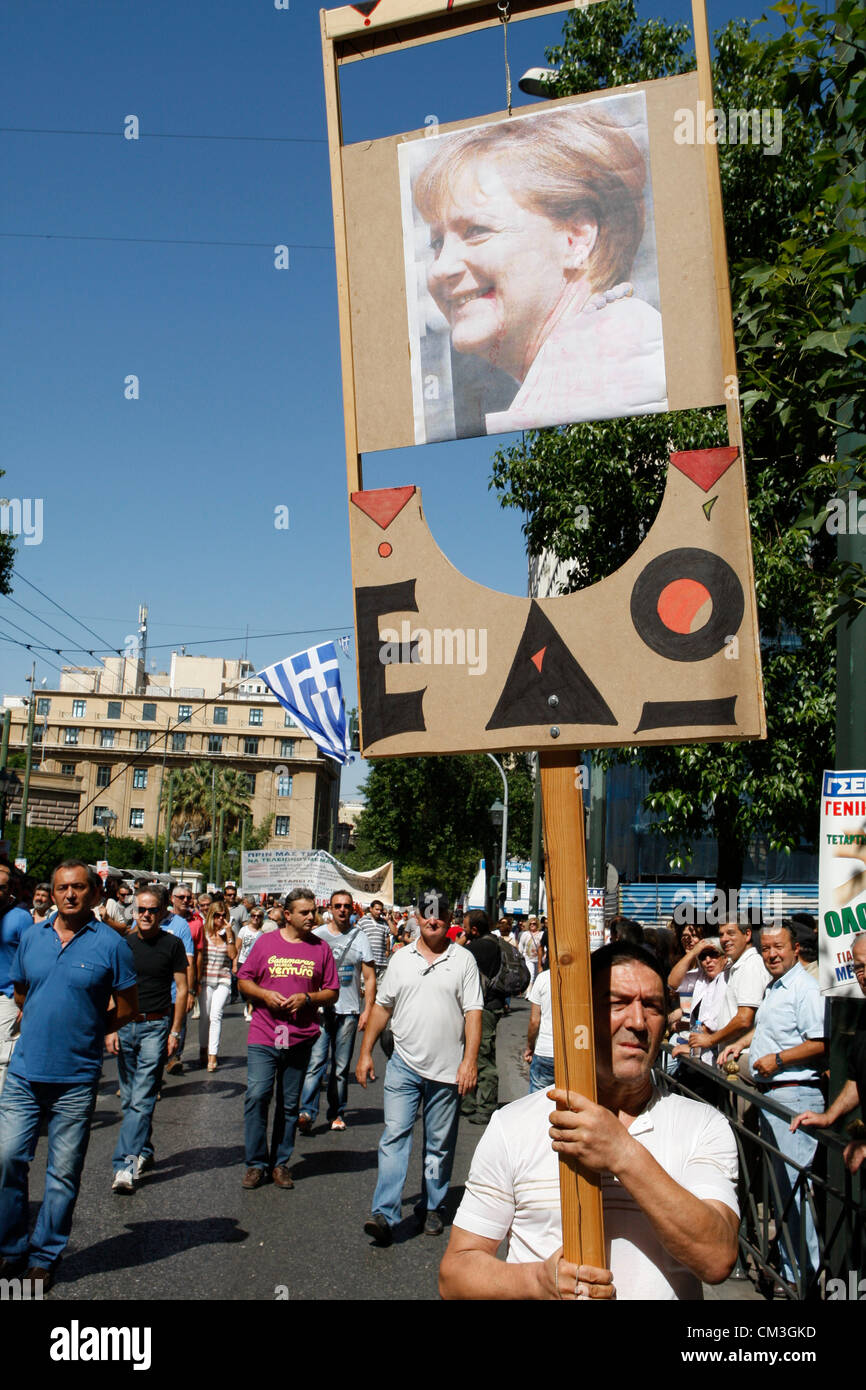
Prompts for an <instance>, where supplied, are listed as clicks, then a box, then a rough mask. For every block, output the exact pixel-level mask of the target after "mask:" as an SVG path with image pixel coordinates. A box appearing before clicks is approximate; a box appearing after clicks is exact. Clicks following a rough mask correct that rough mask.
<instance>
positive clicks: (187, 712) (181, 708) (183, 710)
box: [177, 705, 192, 724]
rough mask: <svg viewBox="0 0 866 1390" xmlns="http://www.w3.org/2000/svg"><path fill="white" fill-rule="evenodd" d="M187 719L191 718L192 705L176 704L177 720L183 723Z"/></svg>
mask: <svg viewBox="0 0 866 1390" xmlns="http://www.w3.org/2000/svg"><path fill="white" fill-rule="evenodd" d="M188 719H192V705H178V707H177V722H178V723H179V724H185V723H186V722H187V720H188Z"/></svg>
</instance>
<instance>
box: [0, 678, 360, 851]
mask: <svg viewBox="0 0 866 1390" xmlns="http://www.w3.org/2000/svg"><path fill="white" fill-rule="evenodd" d="M4 704H5V705H6V706H7V707H10V708H11V711H12V715H11V720H12V724H11V730H10V740H9V747H10V751H20V750H23V749H25V748H26V744H27V719H28V708H27V705H26V703H25V701H24V699H23V698H22V697H16V696H6V697H5V699H4ZM201 761H206V762H208V763H211V764H214V765H216V766H223V767H231V768H235V769H237V770H238V771H240V772H242V773H243V774H244V775H245V777H246V778H247V781H248V784H249V790H250V806H251V811H252V821H253V824H254V825H255V826H260V825H261V824H262V822H263V821H264V820H265V818H266V817H267V816H271V815H272V816H273V822H272V825H271V833H270V838H269V839H268V841H267V848H274V849H327V848H328V847H329V843H330V839H331V825H332V820H334V818H335V814H336V806H337V800H338V795H339V771H340V770H339V767H338V765H337V764H336V763H335V762H334V761H333V760H332V759H330V758H325V757H323V756H322V755H321V754H320V752H319V750H318V748H317V747H316V744H315V743H314V742H313V740H312V739H311V738H310V737H309V735H308V734H307V733H305V732H304V730H303V729H301V728H299V727H298V726H297V725H296V724H295V723H294V721H293V720H292V717H291V715H289V714H288V713H287V712H286V711H285V710H284V709H283V707H282V705H280V704H279V702H278V701H277V699H276V698H275V697H274V696H273V695H272V694H271V692H270V691H269V690H268V688H267V686H266V685H264V683H263V682H262V681H260V680H259V679H258V677H257V675H256V672H255V669H254V668H253V667H252V666H251V665H250V663H249V662H247V661H242V660H224V659H223V658H221V657H197V656H187V655H186V654H185V653H182V652H181V653H173V654H172V658H171V668H170V670H169V671H167V672H150V673H146V672H145V670H144V666H143V663H142V661H141V660H138V659H135V658H133V657H112V658H109V659H108V660H106V662H105V664H104V666H101V667H98V668H97V667H93V668H89V667H88V668H82V667H64V668H63V672H62V675H61V678H60V688H59V689H57V690H41V689H40V690H37V692H36V723H35V731H34V750H33V767H34V769H40V770H41V771H42V772H44V773H49V774H54V775H55V776H56V777H57V778H60V779H65V778H69V781H70V785H71V786H73V785H74V786H76V787H77V786H78V785H80V787H81V800H80V809H79V813H78V823H77V825H75V826H72V827H70V828H71V829H77V830H93V829H100V828H101V827H102V824H103V821H104V819H105V814H106V813H108V819H109V822H110V825H111V834H112V835H116V836H127V835H128V836H132V837H133V838H135V839H145V838H146V837H149V836H153V835H154V834H155V833H157V811H158V807H159V804H160V791H161V787H162V784H163V780H164V779H167V777H168V774H169V772H170V771H171V770H173V769H182V768H185V767H189V766H190V765H191V764H192V763H195V762H201ZM111 813H113V815H114V816H115V817H116V820H113V819H112V818H111ZM164 832H165V812H164V809H163V811H162V812H161V813H160V816H159V833H160V834H163V833H164Z"/></svg>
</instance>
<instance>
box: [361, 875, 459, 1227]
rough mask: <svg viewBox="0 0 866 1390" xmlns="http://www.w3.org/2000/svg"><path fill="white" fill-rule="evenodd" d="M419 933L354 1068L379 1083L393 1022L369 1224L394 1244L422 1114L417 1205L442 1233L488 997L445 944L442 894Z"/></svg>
mask: <svg viewBox="0 0 866 1390" xmlns="http://www.w3.org/2000/svg"><path fill="white" fill-rule="evenodd" d="M420 912H421V915H422V921H421V934H420V936H419V937H418V938H417V940H415V941H413V942H411V943H410V944H409V945H408V946H404V947H403V948H402V949H401V950H399V951H397V952H396V953H395V954H394V955H392V957H391V960H390V962H389V964H388V969H387V970H386V972H385V974H384V976H383V978H382V980H381V981H380V983H379V989H378V994H377V996H376V1003H375V1006H374V1008H373V1010H372V1013H371V1016H370V1021H369V1023H368V1024H367V1028H366V1030H365V1032H364V1042H363V1046H362V1047H361V1055H360V1057H359V1058H358V1065H357V1068H356V1070H355V1075H356V1076H357V1078H358V1080H359V1082H360V1083H361V1085H362V1086H366V1085H367V1081H368V1080H373V1081H375V1079H376V1074H375V1072H374V1070H373V1046H374V1044H375V1042H376V1039H377V1038H378V1036H379V1034H380V1033H381V1032H382V1030H383V1028H384V1027H385V1025H386V1024H387V1023H388V1020H389V1019H390V1021H391V1030H392V1033H393V1035H394V1054H393V1056H392V1057H391V1059H390V1061H389V1062H388V1067H387V1070H386V1072H385V1132H384V1134H383V1135H382V1138H381V1141H380V1143H379V1176H378V1181H377V1183H376V1191H375V1193H374V1194H373V1211H372V1216H371V1217H370V1220H369V1221H366V1222H365V1223H364V1230H365V1231H366V1232H367V1235H369V1236H372V1237H373V1239H374V1241H375V1242H376V1244H377V1245H390V1244H391V1242H392V1240H393V1238H394V1227H395V1226H396V1225H397V1223H398V1222H399V1220H400V1215H401V1201H402V1196H403V1186H404V1184H405V1182H406V1174H407V1172H408V1169H409V1155H410V1153H411V1151H412V1129H413V1127H414V1124H415V1119H416V1117H417V1114H418V1110H419V1108H420V1107H421V1106H422V1104H423V1112H424V1181H423V1185H422V1191H421V1201H420V1203H419V1205H418V1206H417V1207H416V1208H415V1214H416V1216H417V1217H418V1221H419V1225H421V1226H422V1228H423V1230H424V1233H425V1235H430V1236H438V1235H441V1234H442V1230H443V1220H442V1211H441V1208H442V1204H443V1202H444V1201H445V1198H446V1196H447V1195H448V1184H449V1182H450V1181H451V1169H452V1167H453V1164H454V1149H455V1146H456V1143H457V1125H458V1121H459V1105H460V1097H461V1096H464V1095H466V1093H467V1092H468V1091H471V1090H472V1089H473V1087H474V1086H475V1083H476V1081H477V1075H478V1073H477V1065H476V1064H477V1058H478V1048H479V1045H480V1042H481V1013H482V1010H483V1008H484V996H483V994H482V991H481V980H480V977H479V975H478V967H477V965H476V964H475V961H474V960H473V958H472V956H471V955H470V953H469V952H468V951H464V950H463V948H462V946H457V945H455V943H454V942H453V941H449V940H448V927H449V925H450V922H451V913H450V912H449V910H448V905H447V903H446V901H445V899H444V898H443V897H441V895H440V894H438V893H425V894H424V896H423V905H422V907H421V909H420Z"/></svg>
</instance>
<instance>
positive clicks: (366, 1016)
mask: <svg viewBox="0 0 866 1390" xmlns="http://www.w3.org/2000/svg"><path fill="white" fill-rule="evenodd" d="M361 974H362V975H363V977H364V1011H363V1013H362V1014H361V1017H360V1018H359V1019H358V1031H359V1032H361V1031H363V1029H365V1028H366V1027H367V1024H368V1023H369V1021H370V1011H371V1009H372V1008H373V1005H374V1004H375V1003H376V967H375V965H372V964H370V963H368V962H367V961H362V963H361Z"/></svg>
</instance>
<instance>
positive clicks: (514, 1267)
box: [439, 1226, 616, 1300]
mask: <svg viewBox="0 0 866 1390" xmlns="http://www.w3.org/2000/svg"><path fill="white" fill-rule="evenodd" d="M498 1249H499V1241H498V1240H489V1239H488V1238H487V1237H485V1236H476V1235H473V1234H472V1233H471V1232H470V1231H463V1230H461V1228H460V1227H459V1226H452V1227H451V1239H450V1240H449V1242H448V1249H447V1250H446V1251H445V1258H444V1259H443V1261H442V1265H441V1267H440V1269H439V1293H440V1294H441V1296H442V1298H445V1299H488V1298H491V1299H494V1298H495V1299H503V1300H504V1299H530V1298H531V1299H550V1298H563V1299H574V1298H580V1299H591V1298H615V1297H616V1290H615V1289H614V1286H613V1275H612V1274H611V1272H610V1270H609V1269H594V1268H593V1267H592V1266H591V1265H581V1266H580V1268H578V1266H577V1265H573V1264H570V1263H569V1262H568V1260H565V1259H563V1257H562V1249H561V1248H560V1249H559V1250H555V1251H554V1253H553V1254H552V1255H551V1256H550V1257H549V1258H548V1259H546V1260H544V1261H543V1262H542V1261H541V1260H537V1261H535V1260H533V1261H530V1262H529V1263H527V1264H506V1263H505V1261H504V1260H498V1259H497V1258H496V1251H497V1250H498ZM557 1266H558V1268H557Z"/></svg>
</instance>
